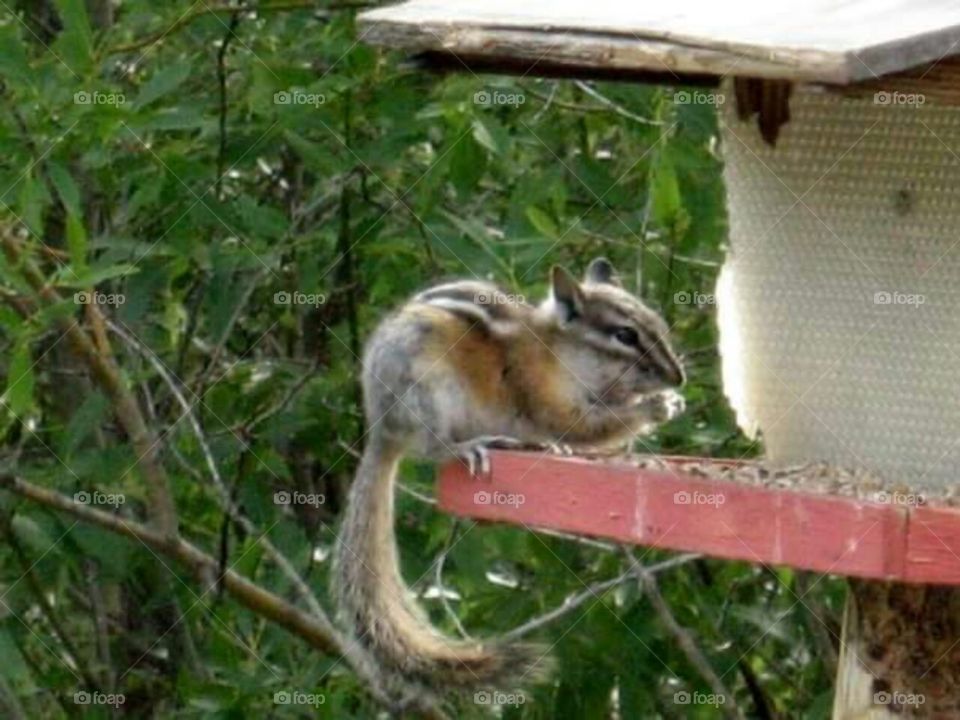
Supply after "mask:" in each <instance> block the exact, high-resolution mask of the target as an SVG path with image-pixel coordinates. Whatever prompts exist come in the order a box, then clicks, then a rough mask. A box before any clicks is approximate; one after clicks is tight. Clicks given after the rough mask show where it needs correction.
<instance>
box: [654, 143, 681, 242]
mask: <svg viewBox="0 0 960 720" xmlns="http://www.w3.org/2000/svg"><path fill="white" fill-rule="evenodd" d="M650 193H651V203H652V210H653V218H654V220H656V221H657V222H658V223H659V224H661V225H664V226H670V225H672V224H673V221H674V220H675V219H676V217H677V214H678V213H679V212H680V209H681V207H682V205H681V200H680V185H679V183H678V182H677V173H676V170H675V168H674V166H673V161H672V160H671V158H670V155H669V153H668V152H667V151H666V150H661V151H660V152H658V153H657V157H656V160H655V161H654V163H653V165H652V166H651V169H650Z"/></svg>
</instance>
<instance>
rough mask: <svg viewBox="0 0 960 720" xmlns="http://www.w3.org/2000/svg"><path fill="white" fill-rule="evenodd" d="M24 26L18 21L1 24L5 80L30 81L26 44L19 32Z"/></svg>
mask: <svg viewBox="0 0 960 720" xmlns="http://www.w3.org/2000/svg"><path fill="white" fill-rule="evenodd" d="M21 29H22V27H21V26H20V25H18V24H17V23H13V22H11V23H7V24H5V25H3V26H0V75H2V76H3V78H4V80H14V81H15V82H16V83H17V84H19V85H28V84H29V83H30V79H31V75H30V66H29V64H28V62H27V53H26V51H25V50H24V48H25V47H26V44H25V43H24V42H23V39H22V38H21V37H20V35H19V34H18V31H19V30H21Z"/></svg>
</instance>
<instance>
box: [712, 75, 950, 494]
mask: <svg viewBox="0 0 960 720" xmlns="http://www.w3.org/2000/svg"><path fill="white" fill-rule="evenodd" d="M733 106H734V103H732V102H729V103H726V104H725V107H724V108H723V110H722V119H721V120H722V123H723V130H722V136H723V145H724V157H725V160H726V169H725V179H726V185H727V194H728V208H729V214H730V232H731V245H732V248H731V251H730V254H729V256H728V259H727V263H726V266H725V268H724V271H723V278H722V281H721V287H720V288H718V294H719V295H720V298H719V302H720V322H721V337H722V340H721V346H722V347H721V350H722V352H723V355H724V364H723V369H724V385H725V387H726V389H727V393H728V395H729V396H730V400H731V403H732V404H733V405H734V408H735V409H736V410H737V413H738V417H739V419H740V421H741V424H742V425H743V426H744V427H745V428H751V427H754V426H755V427H757V428H759V429H760V431H761V432H762V433H763V436H764V439H765V442H766V447H767V453H768V456H769V457H770V458H771V459H772V460H775V461H784V462H796V461H807V460H826V461H829V462H832V463H839V464H844V465H851V464H852V465H860V466H863V467H865V468H866V469H868V470H871V471H873V472H875V473H877V474H878V475H880V476H881V477H885V478H887V479H889V480H893V481H898V480H903V481H904V482H906V483H909V484H911V485H913V486H915V487H918V488H923V487H928V488H929V487H934V486H940V485H946V484H952V483H954V482H956V481H957V480H958V479H960V472H958V471H960V244H958V243H960V229H958V228H960V157H958V155H957V154H960V108H956V107H953V108H950V107H933V106H932V105H923V106H919V107H917V106H915V105H895V106H893V105H879V104H874V103H873V101H872V99H865V100H849V99H841V98H837V97H834V96H827V95H822V94H818V93H816V91H813V90H801V91H800V92H795V94H794V96H793V98H792V100H791V114H792V120H791V121H790V122H789V123H788V124H787V125H785V126H784V127H783V128H782V129H781V133H780V138H779V140H778V142H777V147H776V148H770V147H769V146H767V145H765V144H764V143H763V142H762V140H761V139H760V136H759V133H758V132H757V130H756V121H753V122H752V123H740V122H739V121H738V120H737V119H736V117H735V108H734V107H733ZM954 153H957V154H954ZM878 293H888V294H890V298H891V299H892V300H893V302H891V303H889V304H884V303H882V302H878V300H884V299H887V297H888V296H887V295H878ZM896 293H900V294H901V296H899V297H898V296H896V295H895V294H896ZM907 295H915V296H919V298H917V299H916V301H917V302H920V301H921V300H922V304H909V298H906V297H903V296H907ZM898 300H899V301H900V302H897V301H898Z"/></svg>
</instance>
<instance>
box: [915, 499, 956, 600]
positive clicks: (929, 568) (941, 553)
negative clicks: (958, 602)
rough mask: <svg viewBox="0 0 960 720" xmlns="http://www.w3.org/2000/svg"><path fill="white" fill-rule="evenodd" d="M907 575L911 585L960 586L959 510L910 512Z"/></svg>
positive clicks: (922, 507)
mask: <svg viewBox="0 0 960 720" xmlns="http://www.w3.org/2000/svg"><path fill="white" fill-rule="evenodd" d="M907 575H908V579H909V580H910V581H912V582H919V583H937V584H943V585H960V510H957V509H954V508H936V507H929V506H925V505H921V506H919V507H916V508H914V509H913V510H912V511H911V513H910V533H909V536H908V539H907Z"/></svg>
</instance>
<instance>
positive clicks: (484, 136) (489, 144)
mask: <svg viewBox="0 0 960 720" xmlns="http://www.w3.org/2000/svg"><path fill="white" fill-rule="evenodd" d="M471 127H472V130H473V139H474V140H476V141H477V142H478V143H480V144H481V145H483V147H485V148H486V149H487V150H489V151H490V152H492V153H493V154H494V155H502V154H503V146H502V145H501V144H500V142H499V141H498V140H497V138H496V137H495V136H494V134H493V133H492V132H491V130H490V128H489V127H488V126H487V124H486V123H485V122H484V121H483V120H481V119H480V118H474V121H473V124H472V126H471Z"/></svg>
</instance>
